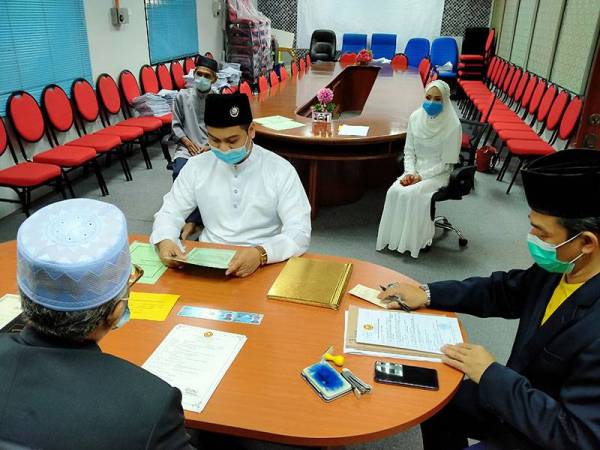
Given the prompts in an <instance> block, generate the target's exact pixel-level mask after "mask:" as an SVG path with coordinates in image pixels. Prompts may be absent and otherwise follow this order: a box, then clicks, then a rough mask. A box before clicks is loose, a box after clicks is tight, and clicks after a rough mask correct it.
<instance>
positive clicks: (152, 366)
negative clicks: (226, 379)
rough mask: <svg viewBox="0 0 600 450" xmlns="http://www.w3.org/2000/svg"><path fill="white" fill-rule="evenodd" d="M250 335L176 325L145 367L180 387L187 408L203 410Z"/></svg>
mask: <svg viewBox="0 0 600 450" xmlns="http://www.w3.org/2000/svg"><path fill="white" fill-rule="evenodd" d="M245 342H246V336H244V335H241V334H233V333H226V332H224V331H217V330H209V329H206V328H200V327H192V326H189V325H183V324H179V325H176V326H175V327H174V328H173V329H172V330H171V332H170V333H169V334H168V335H167V337H166V338H165V339H164V340H163V341H162V342H161V343H160V345H159V346H158V348H157V349H156V350H154V353H152V355H150V358H148V360H147V361H146V362H145V363H144V365H143V366H142V367H143V368H144V369H146V370H147V371H149V372H151V373H153V374H154V375H156V376H157V377H159V378H161V379H163V380H164V381H166V382H167V383H169V384H170V385H171V386H174V387H176V388H178V389H179V390H180V391H181V394H182V401H181V404H182V406H183V409H187V410H188V411H194V412H202V410H203V409H204V407H205V406H206V404H207V403H208V400H209V399H210V397H211V395H212V393H213V392H214V391H215V389H216V388H217V386H218V385H219V383H220V382H221V379H222V378H223V376H224V375H225V373H226V372H227V370H228V369H229V366H231V363H233V360H234V359H235V357H236V356H237V354H238V353H239V351H240V350H241V348H242V346H243V345H244V343H245Z"/></svg>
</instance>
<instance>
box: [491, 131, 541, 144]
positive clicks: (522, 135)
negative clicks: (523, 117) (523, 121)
mask: <svg viewBox="0 0 600 450" xmlns="http://www.w3.org/2000/svg"><path fill="white" fill-rule="evenodd" d="M498 137H499V138H500V139H502V140H503V141H508V140H509V139H519V140H527V141H531V140H534V141H535V140H537V139H539V138H540V136H539V135H538V134H537V133H536V132H535V131H533V130H532V129H531V128H530V129H529V130H525V129H523V130H500V131H499V132H498Z"/></svg>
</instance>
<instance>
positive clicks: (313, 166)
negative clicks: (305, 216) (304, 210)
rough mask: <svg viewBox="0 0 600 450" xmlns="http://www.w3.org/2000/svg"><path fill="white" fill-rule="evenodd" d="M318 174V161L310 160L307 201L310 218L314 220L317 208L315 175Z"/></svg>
mask: <svg viewBox="0 0 600 450" xmlns="http://www.w3.org/2000/svg"><path fill="white" fill-rule="evenodd" d="M318 172H319V161H317V160H316V159H311V160H310V164H309V166H308V201H309V203H310V210H311V211H310V218H311V219H312V220H315V219H316V217H317V209H318V207H319V198H318V196H317V175H318Z"/></svg>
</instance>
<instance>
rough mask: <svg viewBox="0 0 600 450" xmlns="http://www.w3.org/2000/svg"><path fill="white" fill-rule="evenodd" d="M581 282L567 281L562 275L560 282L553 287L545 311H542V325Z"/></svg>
mask: <svg viewBox="0 0 600 450" xmlns="http://www.w3.org/2000/svg"><path fill="white" fill-rule="evenodd" d="M582 285H583V283H567V279H566V276H565V275H563V276H562V278H561V279H560V283H558V285H557V286H556V288H555V289H554V293H553V294H552V297H551V298H550V301H549V302H548V305H547V306H546V312H545V313H544V318H543V319H542V325H544V323H545V322H546V321H547V320H548V319H549V318H550V316H551V315H552V314H554V311H556V310H557V309H558V307H559V306H560V305H562V304H563V303H564V302H565V300H567V299H568V298H569V297H570V296H571V295H572V294H573V292H575V291H576V290H577V289H579V288H580V287H581V286H582Z"/></svg>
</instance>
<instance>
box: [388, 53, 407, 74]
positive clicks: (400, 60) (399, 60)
mask: <svg viewBox="0 0 600 450" xmlns="http://www.w3.org/2000/svg"><path fill="white" fill-rule="evenodd" d="M391 64H392V67H393V68H394V69H400V70H404V69H407V68H408V58H407V57H406V55H405V54H404V53H398V54H396V55H394V57H393V58H392V63H391Z"/></svg>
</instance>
